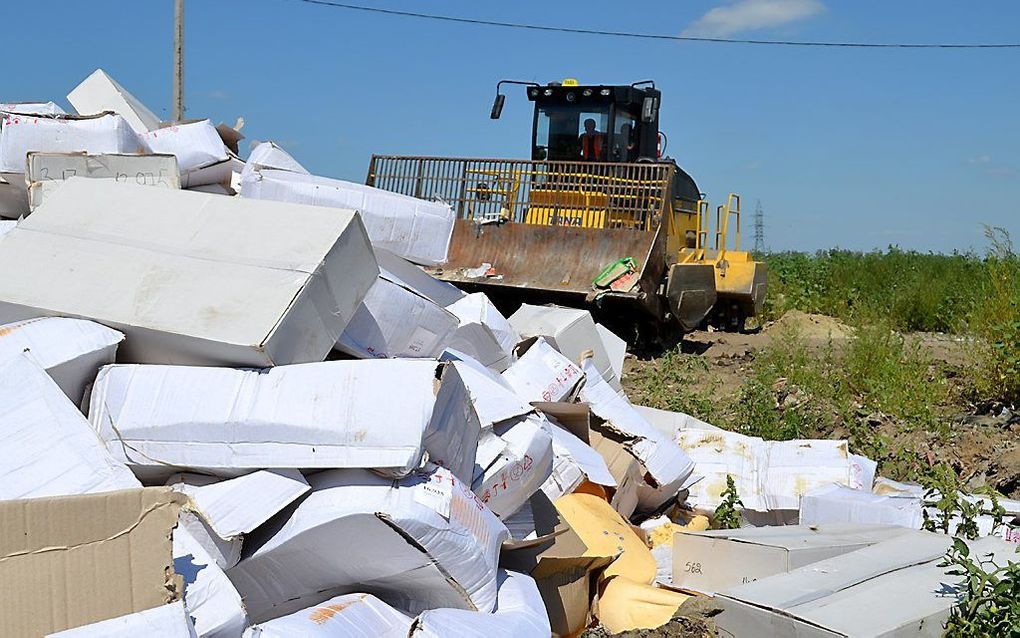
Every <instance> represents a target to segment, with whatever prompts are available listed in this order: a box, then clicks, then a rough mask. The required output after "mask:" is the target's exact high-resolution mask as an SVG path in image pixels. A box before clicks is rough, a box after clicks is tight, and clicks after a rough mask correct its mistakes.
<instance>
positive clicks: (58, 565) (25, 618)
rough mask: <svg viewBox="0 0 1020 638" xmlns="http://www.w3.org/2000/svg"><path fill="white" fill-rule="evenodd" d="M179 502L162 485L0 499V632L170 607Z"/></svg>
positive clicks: (50, 629) (176, 585)
mask: <svg viewBox="0 0 1020 638" xmlns="http://www.w3.org/2000/svg"><path fill="white" fill-rule="evenodd" d="M2 387H4V388H6V387H7V386H6V383H5V384H3V385H2ZM56 440H58V439H57V438H53V439H50V442H51V443H52V442H53V441H56ZM183 502H184V497H183V496H181V495H179V494H175V493H174V492H173V491H172V490H170V489H168V488H144V489H131V490H121V491H116V492H108V493H105V494H88V495H83V496H62V497H55V498H31V499H22V500H13V501H3V502H0V599H2V600H3V613H0V635H2V636H19V637H20V636H42V635H46V634H51V633H54V632H58V631H63V630H65V629H71V628H74V627H79V626H81V625H87V624H90V623H96V622H99V621H103V620H108V619H110V618H116V617H118V616H124V615H127V614H131V613H134V612H139V611H144V610H146V609H151V608H154V607H159V606H161V605H166V604H167V603H171V602H174V601H177V600H179V599H180V597H181V591H182V582H181V579H180V577H179V576H178V575H176V574H175V573H174V569H173V556H172V554H173V551H172V541H171V536H172V532H173V529H174V526H175V525H177V515H178V512H179V511H180V508H181V506H182V505H183ZM76 635H104V634H102V633H92V634H88V633H85V634H76ZM107 635H108V634H107Z"/></svg>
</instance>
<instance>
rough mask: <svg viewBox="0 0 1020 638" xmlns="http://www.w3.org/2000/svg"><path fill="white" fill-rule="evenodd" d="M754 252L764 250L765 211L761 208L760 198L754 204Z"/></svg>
mask: <svg viewBox="0 0 1020 638" xmlns="http://www.w3.org/2000/svg"><path fill="white" fill-rule="evenodd" d="M754 252H756V253H758V254H761V253H763V252H765V211H763V210H762V209H761V200H760V199H759V200H757V201H756V202H755V204H754Z"/></svg>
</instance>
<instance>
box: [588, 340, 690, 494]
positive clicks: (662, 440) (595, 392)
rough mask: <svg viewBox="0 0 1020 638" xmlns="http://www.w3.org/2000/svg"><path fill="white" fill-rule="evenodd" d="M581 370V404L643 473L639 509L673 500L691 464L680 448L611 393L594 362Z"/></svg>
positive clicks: (590, 362)
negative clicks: (582, 379)
mask: <svg viewBox="0 0 1020 638" xmlns="http://www.w3.org/2000/svg"><path fill="white" fill-rule="evenodd" d="M582 370H583V371H584V375H585V384H584V387H582V388H581V394H580V396H581V400H583V401H586V402H587V403H589V404H590V406H591V411H592V412H594V413H595V414H596V415H597V416H599V417H600V418H601V419H603V420H604V421H605V423H604V424H603V426H601V429H602V434H603V435H605V436H615V437H617V438H618V439H619V440H620V442H623V443H624V444H625V445H626V446H627V449H628V450H629V451H630V452H631V453H632V454H633V455H634V456H635V457H636V458H637V459H638V460H639V461H641V464H642V465H643V466H644V469H645V470H646V478H645V481H644V482H643V483H642V484H641V485H640V486H639V487H638V509H639V510H643V511H653V510H655V509H657V508H659V507H661V506H662V505H663V504H665V503H668V502H669V501H670V500H672V499H674V498H675V497H676V495H677V493H678V492H679V491H680V490H681V489H683V488H684V487H685V486H686V481H687V479H688V477H690V476H691V473H692V472H693V471H694V462H693V461H692V460H691V458H690V457H689V456H687V454H686V453H685V452H684V451H683V450H682V449H681V448H680V446H679V445H677V444H676V443H674V442H673V441H672V440H671V439H669V438H667V437H666V436H664V435H663V434H662V433H661V432H659V431H658V430H656V429H655V428H653V427H652V426H651V425H650V424H649V423H648V421H645V419H644V418H643V417H642V416H641V415H640V414H639V413H638V412H637V411H636V410H635V409H634V406H633V405H631V403H630V401H629V400H628V399H627V398H626V397H624V396H622V395H620V394H618V393H617V392H616V391H615V390H613V388H612V386H611V385H610V384H609V383H607V382H606V381H605V380H604V379H603V378H602V375H601V374H600V373H599V371H598V367H597V364H596V363H595V360H594V359H590V358H589V359H585V361H584V365H583V366H582Z"/></svg>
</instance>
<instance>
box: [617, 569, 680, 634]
mask: <svg viewBox="0 0 1020 638" xmlns="http://www.w3.org/2000/svg"><path fill="white" fill-rule="evenodd" d="M688 598H690V596H687V595H686V594H681V593H678V592H675V591H670V590H668V589H660V588H658V587H654V586H652V585H645V584H643V583H635V582H633V581H631V580H629V579H627V578H624V577H622V576H618V577H616V578H612V579H610V580H609V581H606V582H605V583H604V584H603V587H602V593H601V594H600V595H599V601H598V613H597V616H598V619H599V622H600V623H602V626H603V627H605V628H606V629H607V630H608V631H609V633H611V634H616V633H619V632H621V631H627V630H628V629H654V628H656V627H661V626H662V625H665V624H666V623H668V622H669V620H670V618H672V617H673V615H674V614H676V610H677V609H679V608H680V605H682V604H683V603H684V601H686V600H687V599H688Z"/></svg>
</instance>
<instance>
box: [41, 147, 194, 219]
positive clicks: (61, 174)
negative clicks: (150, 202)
mask: <svg viewBox="0 0 1020 638" xmlns="http://www.w3.org/2000/svg"><path fill="white" fill-rule="evenodd" d="M72 177H87V178H89V179H105V180H109V181H112V182H115V183H119V184H138V185H140V186H156V187H158V188H172V189H179V188H180V187H181V180H180V177H179V175H178V171H177V158H176V157H174V156H173V155H139V154H133V155H114V154H112V153H105V154H100V155H88V154H86V153H29V154H28V165H27V170H26V172H25V181H26V182H27V184H28V206H29V208H30V209H31V210H32V211H34V210H35V209H36V208H38V207H39V206H41V205H42V203H43V202H44V201H45V200H46V198H47V196H49V195H51V194H52V193H53V191H54V190H56V189H58V188H60V187H61V186H62V185H63V184H64V182H66V181H67V180H69V179H71V178H72Z"/></svg>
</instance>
